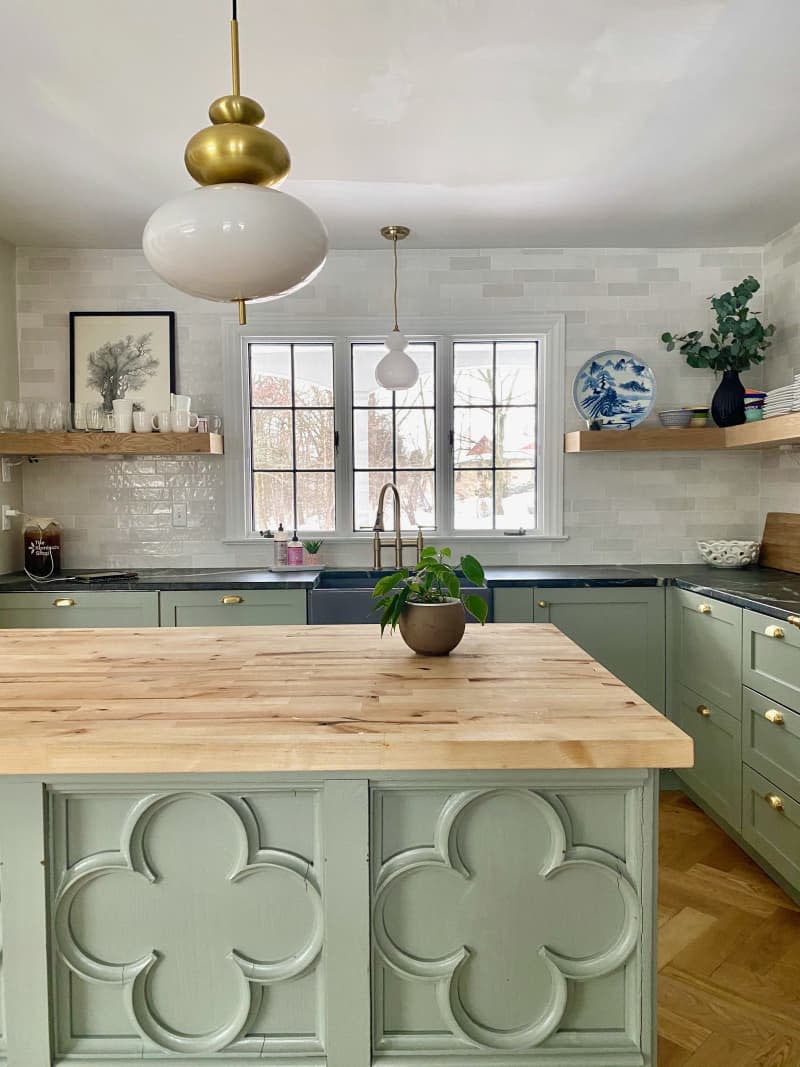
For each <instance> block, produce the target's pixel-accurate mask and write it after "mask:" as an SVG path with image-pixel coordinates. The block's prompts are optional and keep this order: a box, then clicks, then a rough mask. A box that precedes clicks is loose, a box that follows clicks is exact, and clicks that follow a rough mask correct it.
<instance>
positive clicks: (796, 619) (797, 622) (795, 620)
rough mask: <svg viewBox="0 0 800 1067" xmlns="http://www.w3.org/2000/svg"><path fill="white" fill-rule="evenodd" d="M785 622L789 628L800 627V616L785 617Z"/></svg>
mask: <svg viewBox="0 0 800 1067" xmlns="http://www.w3.org/2000/svg"><path fill="white" fill-rule="evenodd" d="M786 621H787V622H788V623H789V624H790V625H791V626H797V627H800V615H789V616H787V618H786Z"/></svg>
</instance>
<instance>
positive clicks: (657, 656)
mask: <svg viewBox="0 0 800 1067" xmlns="http://www.w3.org/2000/svg"><path fill="white" fill-rule="evenodd" d="M532 593H533V621H534V622H551V623H553V624H554V625H555V626H557V627H558V628H559V630H561V631H562V632H563V633H565V634H566V635H567V637H570V638H572V640H573V641H575V642H576V644H578V645H580V646H581V648H583V649H585V650H586V652H588V653H589V655H590V656H592V657H593V658H594V659H596V660H597V661H598V662H599V663H602V664H603V666H604V667H606V668H607V669H608V670H609V671H611V673H612V674H614V675H616V677H617V678H619V679H620V680H621V681H623V682H624V683H625V684H626V685H628V686H630V687H631V689H633V690H634V691H635V692H636V693H638V694H639V696H641V697H642V698H643V699H644V700H646V701H647V702H648V703H649V704H652V705H653V707H655V708H658V709H659V711H664V709H665V699H664V697H665V678H666V666H665V658H664V655H665V630H664V627H665V619H664V589H663V588H656V587H652V586H650V587H645V588H631V587H623V588H607V587H597V588H584V589H581V588H577V589H575V588H571V589H555V588H544V587H542V588H536V589H534V590H533V591H532ZM496 595H497V594H496V593H495V597H496ZM496 617H497V600H496V599H495V618H496Z"/></svg>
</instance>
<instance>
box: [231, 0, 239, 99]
mask: <svg viewBox="0 0 800 1067" xmlns="http://www.w3.org/2000/svg"><path fill="white" fill-rule="evenodd" d="M236 4H237V0H233V12H232V14H233V17H232V18H231V85H232V89H233V95H234V96H240V95H241V83H240V79H239V22H238V19H237V16H236V12H237V8H236Z"/></svg>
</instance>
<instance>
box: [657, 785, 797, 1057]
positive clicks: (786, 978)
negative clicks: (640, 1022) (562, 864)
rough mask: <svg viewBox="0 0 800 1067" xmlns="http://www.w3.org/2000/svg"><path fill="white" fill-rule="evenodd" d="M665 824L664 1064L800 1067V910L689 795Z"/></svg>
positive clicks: (661, 939)
mask: <svg viewBox="0 0 800 1067" xmlns="http://www.w3.org/2000/svg"><path fill="white" fill-rule="evenodd" d="M660 819H661V827H660V847H659V853H660V860H661V874H660V878H659V908H658V923H659V936H658V970H659V976H658V1009H659V1010H658V1020H659V1024H658V1030H659V1036H658V1053H659V1054H658V1067H800V907H798V905H796V904H794V903H793V902H792V901H791V900H790V899H789V897H787V896H786V894H785V893H784V892H783V891H782V890H781V889H779V888H778V886H777V885H775V883H774V882H772V881H771V880H770V879H769V878H768V877H767V875H766V874H764V872H763V871H762V870H761V869H760V868H759V867H758V866H757V865H756V864H755V863H753V862H752V860H750V859H749V857H748V856H747V855H745V853H744V852H742V850H741V849H740V848H739V847H738V845H736V844H735V843H734V842H733V841H732V840H731V839H730V838H729V837H728V836H727V835H726V834H725V833H724V832H723V831H722V830H720V829H719V827H718V826H716V825H715V824H714V823H713V822H712V821H711V820H710V819H709V818H708V817H707V816H706V815H705V814H704V813H703V812H702V811H700V809H699V808H698V807H697V806H696V805H695V804H693V803H692V801H691V800H689V799H688V797H686V796H684V795H683V794H682V793H677V792H675V793H673V792H665V793H662V794H661V803H660Z"/></svg>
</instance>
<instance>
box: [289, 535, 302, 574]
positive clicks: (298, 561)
mask: <svg viewBox="0 0 800 1067" xmlns="http://www.w3.org/2000/svg"><path fill="white" fill-rule="evenodd" d="M286 555H287V557H288V559H287V563H288V564H289V566H290V567H302V566H303V542H302V541H300V540H298V538H297V530H295V532H294V536H293V537H292V539H291V541H290V542H289V544H288V546H287V549H286Z"/></svg>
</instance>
